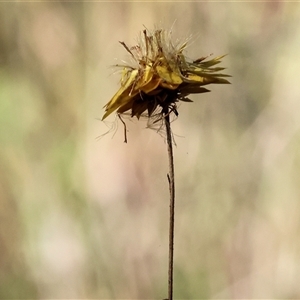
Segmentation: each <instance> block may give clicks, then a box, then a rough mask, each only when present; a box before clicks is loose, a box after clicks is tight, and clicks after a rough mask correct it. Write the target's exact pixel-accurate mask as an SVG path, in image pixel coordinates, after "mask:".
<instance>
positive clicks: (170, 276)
mask: <svg viewBox="0 0 300 300" xmlns="http://www.w3.org/2000/svg"><path fill="white" fill-rule="evenodd" d="M164 118H165V125H166V132H167V144H168V156H169V174H168V181H169V191H170V219H169V272H168V300H173V265H174V216H175V180H174V158H173V144H172V132H171V125H170V114H169V112H168V113H166V114H165V116H164Z"/></svg>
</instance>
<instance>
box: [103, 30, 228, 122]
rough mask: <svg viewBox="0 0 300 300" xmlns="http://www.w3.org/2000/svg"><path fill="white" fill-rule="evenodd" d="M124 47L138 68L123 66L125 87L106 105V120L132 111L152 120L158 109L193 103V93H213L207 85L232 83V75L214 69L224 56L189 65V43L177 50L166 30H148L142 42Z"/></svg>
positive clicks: (123, 84) (165, 109) (174, 107)
mask: <svg viewBox="0 0 300 300" xmlns="http://www.w3.org/2000/svg"><path fill="white" fill-rule="evenodd" d="M121 44H122V45H123V46H124V47H125V48H126V50H127V51H128V52H129V53H130V54H131V56H132V58H133V59H134V61H135V62H136V63H137V67H136V68H133V67H130V66H125V67H123V70H122V78H121V87H120V89H119V90H118V91H117V93H116V94H115V95H114V96H113V98H112V99H111V100H110V101H109V102H108V103H107V104H106V105H105V106H104V107H105V113H104V115H103V118H102V120H104V119H105V118H106V117H107V116H109V115H110V114H111V113H112V112H114V111H117V113H119V114H122V113H125V112H128V111H129V112H130V114H131V116H132V117H134V116H136V117H137V118H139V117H140V116H141V115H142V114H144V113H145V112H146V116H147V117H149V118H150V117H151V116H152V114H153V113H154V112H156V111H157V109H158V108H161V111H160V112H162V113H163V112H166V111H168V110H169V109H170V108H171V110H172V109H173V110H174V109H175V110H176V104H175V103H176V102H178V101H186V102H192V100H190V99H189V98H187V96H188V95H189V94H199V93H205V92H209V90H208V89H206V88H204V87H203V86H204V85H207V84H211V83H229V81H228V80H226V79H225V78H224V77H230V76H229V75H226V74H222V73H218V72H220V71H223V70H224V68H220V67H214V66H215V65H216V64H219V63H220V62H221V59H222V58H223V57H224V56H219V57H216V58H214V59H211V60H207V61H205V60H206V58H207V57H202V58H199V59H197V60H194V61H193V62H188V61H187V59H186V58H185V57H184V55H183V53H182V52H183V50H184V49H185V47H186V44H187V43H184V44H182V45H181V46H179V47H175V46H174V45H173V44H172V43H171V42H170V40H169V36H168V35H167V32H166V31H163V30H156V31H155V32H154V33H153V34H152V35H151V34H150V35H148V33H147V31H146V30H144V31H143V36H142V38H141V42H140V43H139V44H138V45H136V46H134V47H132V48H130V49H129V48H128V47H127V46H126V44H125V43H124V42H121ZM175 112H176V111H175Z"/></svg>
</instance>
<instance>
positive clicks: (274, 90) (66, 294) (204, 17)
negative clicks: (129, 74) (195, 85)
mask: <svg viewBox="0 0 300 300" xmlns="http://www.w3.org/2000/svg"><path fill="white" fill-rule="evenodd" d="M175 20H176V22H175V23H174V21H175ZM299 20H300V5H299V4H298V3H284V2H261V3H257V2H256V3H242V2H240V3H237V2H228V3H216V2H211V3H210V2H198V3H195V2H194V3H193V2H189V3H188V2H186V3H184V2H182V3H175V2H173V3H172V2H164V3H162V2H151V3H143V2H139V3H137V2H124V3H119V2H110V3H101V2H99V3H95V2H94V3H93V2H90V3H84V2H82V3H80V2H74V3H71V2H61V3H59V2H52V3H51V2H39V3H37V2H35V3H30V2H29V3H20V2H19V3H16V2H11V3H0V126H1V127H0V128H1V130H0V145H1V147H0V298H1V299H2V298H3V299H12V298H30V299H46V298H52V299H54V298H56V299H57V298H100V299H105V298H106V299H121V298H123V299H150V298H155V299H162V298H165V297H166V291H167V245H168V201H169V200H168V184H167V177H166V172H167V167H168V162H167V153H166V145H165V143H164V139H163V138H162V137H161V136H160V135H159V134H157V133H156V132H155V131H154V130H149V129H145V128H144V127H145V126H146V121H142V120H141V121H139V122H130V121H129V120H127V123H128V128H129V132H128V139H129V143H128V144H124V143H123V128H122V126H120V125H119V130H117V132H116V134H115V135H114V136H113V132H111V133H110V134H107V135H105V136H103V137H102V138H101V139H100V140H97V139H96V138H97V136H99V135H102V134H103V133H105V132H106V131H107V130H108V129H109V128H110V127H112V126H115V125H116V121H115V120H114V118H113V117H111V119H110V121H111V123H110V122H106V125H107V126H108V127H106V125H105V123H103V122H101V121H99V118H101V116H102V114H103V109H102V107H103V105H104V104H105V103H106V102H107V101H108V100H109V99H110V98H111V97H112V95H113V94H114V93H115V91H116V90H117V88H118V87H119V83H118V79H119V75H113V73H114V69H113V68H111V65H114V64H115V63H117V62H120V61H121V60H122V59H126V58H128V54H127V53H126V52H125V51H124V49H123V47H122V46H121V45H119V43H118V41H119V40H120V41H125V42H126V43H127V44H128V45H134V44H135V38H136V36H137V34H138V32H139V31H140V30H142V29H143V25H145V26H146V27H147V28H149V29H151V28H153V26H154V25H156V26H157V27H160V26H163V27H164V28H170V27H171V26H172V25H173V23H174V25H173V33H174V34H173V36H174V38H177V37H178V38H186V37H187V36H190V35H191V34H192V35H193V38H192V39H191V42H190V47H189V48H188V50H187V56H189V57H191V58H192V59H195V58H199V57H201V56H205V55H208V54H210V53H213V54H214V55H216V56H217V55H222V54H224V53H228V54H229V55H228V56H227V57H226V58H225V59H224V61H223V65H224V66H227V67H228V70H227V73H229V74H231V75H232V76H233V78H232V80H231V82H232V84H231V85H230V86H212V87H211V89H212V92H211V93H209V94H204V95H199V96H194V98H193V100H194V103H186V104H182V105H181V106H180V107H179V118H178V119H177V120H176V121H175V122H173V123H172V126H173V131H174V135H175V139H176V143H177V147H176V149H175V164H176V165H175V172H176V182H177V198H176V201H177V202H176V237H175V274H174V275H175V277H174V279H175V282H174V285H175V291H174V294H175V298H181V299H183V298H185V299H200V298H211V299H218V298H219V299H220V298H222V299H224V298H226V299H241V298H248V299H251V298H252V299H254V298H273V299H275V298H300V285H299V281H300V239H299V232H300V184H299V183H300V88H299V71H300V62H299V53H300V39H299V36H300V26H299V25H300V24H299V22H300V21H299ZM115 58H118V60H115Z"/></svg>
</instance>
